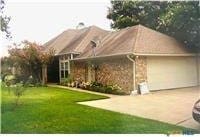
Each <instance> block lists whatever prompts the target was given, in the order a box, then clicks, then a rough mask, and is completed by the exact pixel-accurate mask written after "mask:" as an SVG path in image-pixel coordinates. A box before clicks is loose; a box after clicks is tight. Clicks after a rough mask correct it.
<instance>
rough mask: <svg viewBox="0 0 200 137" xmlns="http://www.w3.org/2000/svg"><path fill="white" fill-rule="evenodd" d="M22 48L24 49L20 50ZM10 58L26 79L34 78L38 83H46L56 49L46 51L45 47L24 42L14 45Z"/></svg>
mask: <svg viewBox="0 0 200 137" xmlns="http://www.w3.org/2000/svg"><path fill="white" fill-rule="evenodd" d="M20 47H22V48H20ZM8 52H9V54H10V58H11V60H12V61H13V62H15V63H14V66H15V67H16V68H20V70H21V73H22V74H24V75H25V77H29V76H32V77H33V78H34V79H35V80H36V82H42V84H45V83H46V80H47V72H46V69H47V64H48V63H50V62H51V60H52V59H53V55H54V53H55V52H54V49H50V50H49V51H46V52H45V51H44V47H43V46H41V45H39V44H37V43H35V42H29V41H23V42H21V43H20V44H18V45H17V44H13V46H12V47H11V48H10V49H9V51H8Z"/></svg>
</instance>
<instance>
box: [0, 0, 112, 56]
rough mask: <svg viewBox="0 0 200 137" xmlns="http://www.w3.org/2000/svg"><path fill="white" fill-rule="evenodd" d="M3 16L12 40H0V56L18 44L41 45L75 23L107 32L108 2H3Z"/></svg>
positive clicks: (57, 0) (30, 0) (99, 0)
mask: <svg viewBox="0 0 200 137" xmlns="http://www.w3.org/2000/svg"><path fill="white" fill-rule="evenodd" d="M5 2H6V5H5V9H4V14H5V15H7V16H10V17H11V21H10V23H9V26H10V31H11V34H12V40H10V41H8V40H6V39H5V37H1V45H2V46H1V51H0V52H1V55H0V56H5V55H7V45H10V44H11V43H13V42H15V43H19V42H21V41H22V40H25V39H26V40H29V41H35V42H38V43H40V44H43V43H45V42H47V41H48V40H50V39H51V38H53V37H55V36H57V35H58V34H60V33H62V32H63V31H64V30H66V29H69V28H74V29H75V28H76V26H77V25H78V23H79V22H83V23H84V24H85V26H91V25H96V26H98V27H101V28H103V29H106V30H110V23H111V21H110V20H108V19H107V18H106V15H107V11H108V7H110V1H109V0H85V1H83V0H82V1H81V0H73V1H72V0H71V1H70V0H55V1H52V0H51V1H50V0H49V1H48V0H18V1H17V0H5Z"/></svg>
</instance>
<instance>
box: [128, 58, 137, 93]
mask: <svg viewBox="0 0 200 137" xmlns="http://www.w3.org/2000/svg"><path fill="white" fill-rule="evenodd" d="M126 57H127V58H128V60H130V61H131V62H133V91H135V90H136V84H135V74H136V70H135V68H136V67H135V60H134V59H132V58H131V57H130V55H126Z"/></svg>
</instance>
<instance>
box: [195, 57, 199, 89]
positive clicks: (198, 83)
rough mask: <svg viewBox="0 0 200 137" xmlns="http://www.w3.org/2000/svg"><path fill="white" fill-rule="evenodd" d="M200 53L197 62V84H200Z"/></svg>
mask: <svg viewBox="0 0 200 137" xmlns="http://www.w3.org/2000/svg"><path fill="white" fill-rule="evenodd" d="M199 63H200V55H199V54H197V56H196V64H197V86H200V64H199Z"/></svg>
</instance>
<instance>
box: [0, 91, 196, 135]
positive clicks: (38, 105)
mask: <svg viewBox="0 0 200 137" xmlns="http://www.w3.org/2000/svg"><path fill="white" fill-rule="evenodd" d="M1 93H2V94H1V95H2V109H1V118H2V119H1V132H2V133H165V134H172V133H183V132H187V133H188V132H190V131H192V130H190V129H187V128H183V127H178V126H175V125H170V124H166V123H162V122H158V121H154V120H149V119H143V118H139V117H135V116H130V115H125V114H121V113H117V112H112V111H107V110H103V109H98V108H94V107H89V106H84V105H80V104H77V102H82V101H88V100H97V99H105V98H107V97H105V96H100V95H94V94H89V93H82V92H78V91H70V90H67V89H61V88H53V87H29V88H28V89H27V90H26V92H25V93H24V95H23V96H22V97H21V100H20V102H21V105H20V106H19V107H17V109H15V110H13V109H12V106H13V103H14V102H13V101H14V100H13V99H14V98H15V96H14V95H12V94H8V91H7V89H6V88H5V87H3V88H2V90H1ZM192 133H193V131H192Z"/></svg>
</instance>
